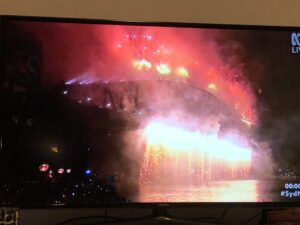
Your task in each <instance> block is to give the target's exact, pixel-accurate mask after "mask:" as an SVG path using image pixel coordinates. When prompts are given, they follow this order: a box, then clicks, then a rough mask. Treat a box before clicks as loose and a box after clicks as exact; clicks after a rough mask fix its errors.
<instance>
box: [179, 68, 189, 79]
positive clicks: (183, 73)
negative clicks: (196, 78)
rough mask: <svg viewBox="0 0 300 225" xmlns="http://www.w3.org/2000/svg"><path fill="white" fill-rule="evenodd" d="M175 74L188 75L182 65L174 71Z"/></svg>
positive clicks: (185, 76) (184, 76)
mask: <svg viewBox="0 0 300 225" xmlns="http://www.w3.org/2000/svg"><path fill="white" fill-rule="evenodd" d="M176 73H177V75H178V76H180V77H183V78H188V77H189V71H188V70H187V69H186V68H184V67H179V68H178V69H177V71H176Z"/></svg>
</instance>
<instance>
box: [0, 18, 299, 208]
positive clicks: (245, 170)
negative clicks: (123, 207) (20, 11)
mask: <svg viewBox="0 0 300 225" xmlns="http://www.w3.org/2000/svg"><path fill="white" fill-rule="evenodd" d="M299 81H300V29H297V28H279V27H256V26H225V25H201V24H172V23H169V24H164V23H161V24H159V23H158V24H155V23H126V22H109V21H90V20H65V19H49V18H48V19H45V18H30V17H29V18H26V17H20V18H19V17H2V22H1V79H0V85H1V123H0V125H1V126H0V128H1V130H0V131H1V133H0V135H1V136H0V138H1V139H0V204H1V205H2V206H21V207H46V206H51V205H67V206H90V205H101V204H119V203H212V202H214V203H224V202H227V203H236V202H253V203H257V202H262V203H266V202H297V201H299V197H300V158H299V157H300V156H299V155H300V138H299V133H300V104H299V98H300V89H299Z"/></svg>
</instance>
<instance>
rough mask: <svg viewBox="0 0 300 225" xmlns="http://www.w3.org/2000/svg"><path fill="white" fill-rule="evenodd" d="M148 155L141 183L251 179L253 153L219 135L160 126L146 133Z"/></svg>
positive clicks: (150, 128)
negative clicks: (188, 179)
mask: <svg viewBox="0 0 300 225" xmlns="http://www.w3.org/2000/svg"><path fill="white" fill-rule="evenodd" d="M144 136H145V139H146V142H147V144H146V151H145V154H144V161H143V163H142V167H141V171H140V181H141V183H152V182H161V181H162V180H164V179H169V178H171V177H172V178H176V177H177V178H176V179H179V178H180V179H182V178H183V177H184V178H191V179H194V180H198V181H210V180H226V179H241V178H245V177H247V176H248V175H249V172H250V167H251V149H248V148H244V147H240V146H238V145H236V144H234V143H232V142H231V141H229V140H226V139H219V138H218V137H217V135H205V134H201V133H199V132H191V131H186V130H184V129H181V128H174V127H170V126H167V125H164V124H161V123H158V122H152V123H150V124H149V125H148V126H147V127H146V128H145V130H144Z"/></svg>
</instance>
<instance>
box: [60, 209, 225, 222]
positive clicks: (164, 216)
mask: <svg viewBox="0 0 300 225" xmlns="http://www.w3.org/2000/svg"><path fill="white" fill-rule="evenodd" d="M168 209H170V207H169V206H168V204H166V205H165V204H164V205H158V206H155V207H153V209H152V212H151V214H149V215H146V216H140V217H133V218H118V217H111V216H108V210H107V209H106V210H105V212H104V215H99V216H87V217H80V218H74V219H70V220H66V221H63V222H61V223H59V224H57V225H75V224H76V225H81V224H82V225H102V224H103V225H104V224H120V225H121V224H122V225H123V224H124V225H125V224H130V225H133V224H176V225H222V224H223V225H225V223H224V222H223V220H224V217H225V216H226V214H227V209H224V210H223V212H222V213H221V215H220V216H219V217H199V218H179V217H175V216H171V215H170V214H169V213H168V212H167V210H168Z"/></svg>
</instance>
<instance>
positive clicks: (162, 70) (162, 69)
mask: <svg viewBox="0 0 300 225" xmlns="http://www.w3.org/2000/svg"><path fill="white" fill-rule="evenodd" d="M156 70H157V72H158V73H159V74H161V75H168V74H169V73H170V72H171V69H170V67H169V66H168V65H167V64H163V63H161V64H159V65H157V66H156Z"/></svg>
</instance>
